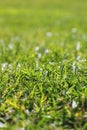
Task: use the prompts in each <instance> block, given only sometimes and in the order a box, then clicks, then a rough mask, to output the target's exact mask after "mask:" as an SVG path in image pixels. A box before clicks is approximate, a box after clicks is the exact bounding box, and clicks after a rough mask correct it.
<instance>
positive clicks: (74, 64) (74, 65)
mask: <svg viewBox="0 0 87 130" xmlns="http://www.w3.org/2000/svg"><path fill="white" fill-rule="evenodd" d="M72 67H73V72H75V71H76V63H75V62H74V63H73V64H72Z"/></svg>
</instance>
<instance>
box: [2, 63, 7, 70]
mask: <svg viewBox="0 0 87 130" xmlns="http://www.w3.org/2000/svg"><path fill="white" fill-rule="evenodd" d="M7 66H8V63H3V64H2V71H5V70H6V69H7Z"/></svg>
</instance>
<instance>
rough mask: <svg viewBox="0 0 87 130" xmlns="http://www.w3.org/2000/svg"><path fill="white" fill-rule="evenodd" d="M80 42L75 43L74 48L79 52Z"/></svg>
mask: <svg viewBox="0 0 87 130" xmlns="http://www.w3.org/2000/svg"><path fill="white" fill-rule="evenodd" d="M80 47H81V46H80V41H78V42H77V46H76V50H77V51H79V50H80Z"/></svg>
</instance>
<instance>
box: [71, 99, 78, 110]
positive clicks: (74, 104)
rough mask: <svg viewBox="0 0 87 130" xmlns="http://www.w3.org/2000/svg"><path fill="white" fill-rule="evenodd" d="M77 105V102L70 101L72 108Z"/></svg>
mask: <svg viewBox="0 0 87 130" xmlns="http://www.w3.org/2000/svg"><path fill="white" fill-rule="evenodd" d="M76 107H77V103H76V101H73V102H72V108H73V109H74V108H76Z"/></svg>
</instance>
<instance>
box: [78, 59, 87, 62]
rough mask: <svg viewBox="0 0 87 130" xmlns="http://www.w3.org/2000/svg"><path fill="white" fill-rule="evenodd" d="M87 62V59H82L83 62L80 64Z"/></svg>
mask: <svg viewBox="0 0 87 130" xmlns="http://www.w3.org/2000/svg"><path fill="white" fill-rule="evenodd" d="M86 61H87V60H86V59H82V60H80V61H79V62H86Z"/></svg>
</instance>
